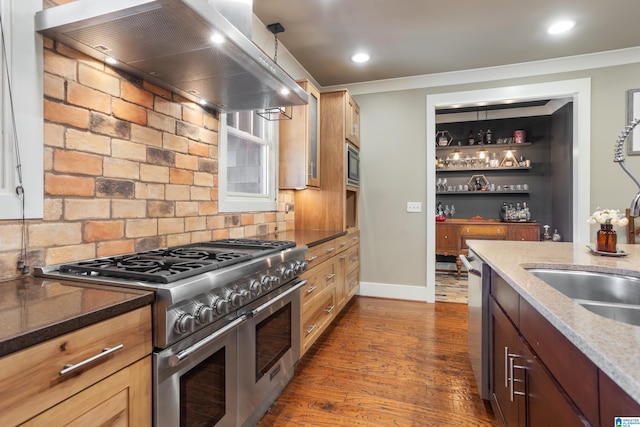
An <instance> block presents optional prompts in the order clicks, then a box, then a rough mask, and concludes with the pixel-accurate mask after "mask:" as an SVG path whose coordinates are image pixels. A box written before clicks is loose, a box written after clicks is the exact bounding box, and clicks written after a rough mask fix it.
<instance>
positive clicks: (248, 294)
mask: <svg viewBox="0 0 640 427" xmlns="http://www.w3.org/2000/svg"><path fill="white" fill-rule="evenodd" d="M240 295H241V296H242V302H245V301H248V300H250V299H251V292H249V291H248V290H246V289H242V290H241V291H240Z"/></svg>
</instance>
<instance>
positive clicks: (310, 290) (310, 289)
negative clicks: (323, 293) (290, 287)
mask: <svg viewBox="0 0 640 427" xmlns="http://www.w3.org/2000/svg"><path fill="white" fill-rule="evenodd" d="M316 288H317V286H312V287H310V288H309V289H307V291H306V292H307V293H308V294H310V293H311V292H313V291H315V290H316Z"/></svg>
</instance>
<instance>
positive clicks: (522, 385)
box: [491, 302, 589, 427]
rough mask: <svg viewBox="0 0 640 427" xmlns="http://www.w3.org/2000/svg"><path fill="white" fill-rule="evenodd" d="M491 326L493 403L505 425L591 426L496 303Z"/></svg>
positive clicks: (493, 307) (497, 414) (532, 426)
mask: <svg viewBox="0 0 640 427" xmlns="http://www.w3.org/2000/svg"><path fill="white" fill-rule="evenodd" d="M491 324H492V327H493V339H492V350H493V355H494V360H493V369H492V372H493V374H492V377H493V378H492V385H493V391H492V403H493V406H494V408H496V409H497V410H496V411H494V412H495V413H496V416H497V417H498V418H499V419H501V420H502V422H503V423H504V425H506V426H531V427H535V426H540V427H546V426H552V425H559V426H585V425H589V424H588V422H587V420H586V419H585V418H584V416H583V415H582V414H581V413H580V411H579V410H578V409H577V408H576V407H575V405H574V403H573V402H572V401H571V400H570V399H568V398H567V397H566V394H565V392H564V390H563V389H562V388H561V387H560V386H559V385H557V384H556V381H555V379H554V378H553V376H551V375H550V374H549V373H548V372H547V370H546V368H545V367H544V365H542V364H541V363H540V362H539V361H538V359H537V357H535V356H534V354H533V353H532V352H531V351H530V349H529V347H528V346H527V344H526V342H525V341H524V340H523V339H522V337H521V336H520V335H519V333H518V330H517V329H516V328H515V326H514V325H513V324H512V323H511V321H510V320H509V318H508V317H507V315H506V314H505V313H504V312H503V311H502V309H501V308H500V307H499V306H498V305H497V304H496V303H495V302H493V304H492V316H491Z"/></svg>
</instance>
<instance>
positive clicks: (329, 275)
mask: <svg viewBox="0 0 640 427" xmlns="http://www.w3.org/2000/svg"><path fill="white" fill-rule="evenodd" d="M335 276H336V275H335V273H333V274H327V280H331V279H333V278H334V277H335Z"/></svg>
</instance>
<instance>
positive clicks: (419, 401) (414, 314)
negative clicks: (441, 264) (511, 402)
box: [259, 296, 498, 427]
mask: <svg viewBox="0 0 640 427" xmlns="http://www.w3.org/2000/svg"><path fill="white" fill-rule="evenodd" d="M497 425H498V424H497V423H496V421H495V418H494V416H493V414H492V412H491V409H490V407H489V405H485V403H484V401H483V400H482V399H481V398H480V396H479V395H478V392H477V390H476V385H475V379H474V377H473V372H472V371H471V365H470V364H469V359H468V356H467V305H466V304H456V303H444V302H437V303H435V304H427V303H423V302H413V301H400V300H389V299H380V298H369V297H358V296H356V297H355V298H354V300H353V301H352V302H351V303H350V305H349V306H348V307H347V308H346V309H345V310H344V311H343V313H342V314H341V315H340V317H339V318H338V319H337V320H336V322H334V326H332V327H331V328H330V329H329V330H327V331H326V332H325V334H324V335H323V337H321V338H320V340H319V341H318V342H317V343H316V344H315V345H314V347H313V348H312V349H311V350H310V351H309V352H307V354H305V356H304V357H303V358H302V360H300V362H299V363H298V366H297V368H296V375H295V377H294V378H293V380H292V381H291V383H289V385H288V386H287V388H286V389H285V390H284V391H283V393H282V395H281V396H280V397H279V398H278V400H277V401H276V402H275V403H274V404H273V406H272V407H271V409H270V410H269V412H267V414H266V415H265V416H264V417H263V419H262V420H261V421H260V424H259V426H261V427H269V426H278V427H280V426H284V427H286V426H313V427H322V426H330V427H338V426H350V427H352V426H364V427H373V426H376V427H379V426H497Z"/></svg>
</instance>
